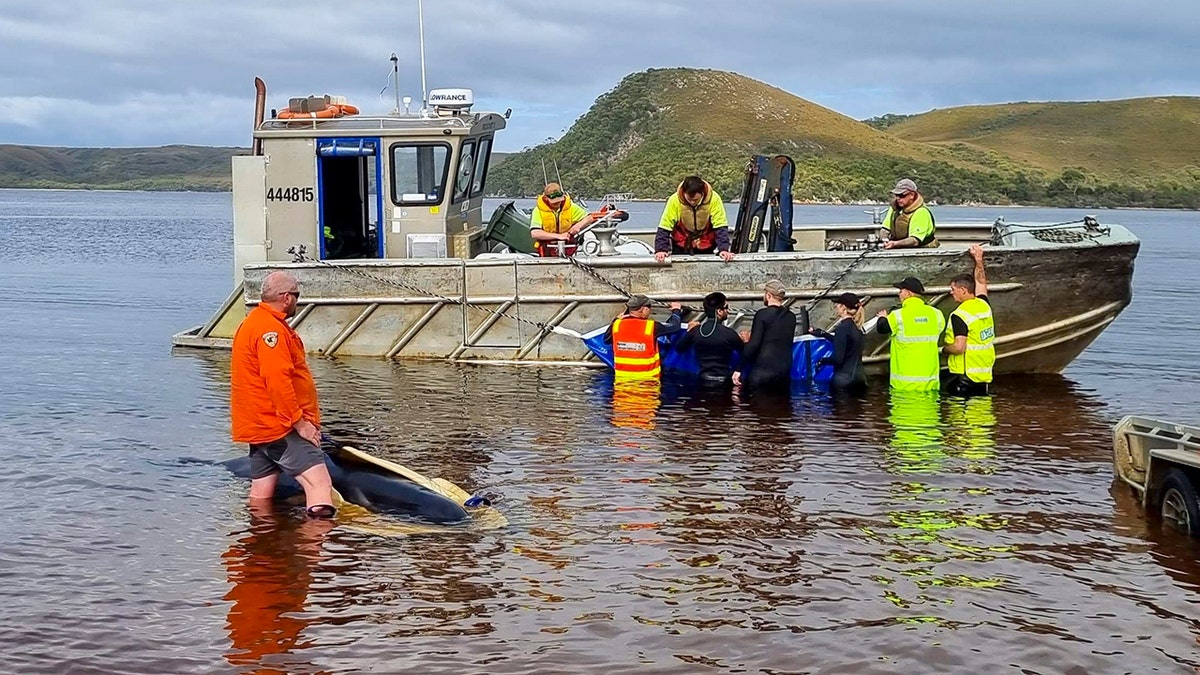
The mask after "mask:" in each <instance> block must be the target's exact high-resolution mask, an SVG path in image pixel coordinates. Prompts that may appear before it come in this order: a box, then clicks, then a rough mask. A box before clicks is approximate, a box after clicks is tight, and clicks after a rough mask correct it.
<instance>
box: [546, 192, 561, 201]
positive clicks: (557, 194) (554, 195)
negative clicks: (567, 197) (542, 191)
mask: <svg viewBox="0 0 1200 675" xmlns="http://www.w3.org/2000/svg"><path fill="white" fill-rule="evenodd" d="M564 194H566V193H564V192H563V191H562V190H555V191H554V192H551V193H550V194H548V195H546V199H558V198H559V197H562V196H563V195H564Z"/></svg>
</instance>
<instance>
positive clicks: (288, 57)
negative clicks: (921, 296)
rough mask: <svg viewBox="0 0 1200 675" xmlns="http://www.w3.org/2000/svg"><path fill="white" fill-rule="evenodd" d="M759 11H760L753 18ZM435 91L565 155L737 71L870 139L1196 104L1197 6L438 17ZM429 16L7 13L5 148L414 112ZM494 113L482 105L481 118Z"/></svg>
mask: <svg viewBox="0 0 1200 675" xmlns="http://www.w3.org/2000/svg"><path fill="white" fill-rule="evenodd" d="M756 5H757V6H760V7H761V8H760V9H752V7H753V6H756ZM424 9H425V40H426V53H427V72H428V82H429V86H430V87H431V88H434V87H446V86H466V87H471V88H473V89H474V90H475V94H476V98H477V100H478V102H479V103H480V104H481V106H482V107H486V108H489V109H493V110H499V111H503V110H504V109H505V108H509V107H511V108H512V109H513V111H514V112H513V117H512V119H511V120H510V121H509V129H508V131H506V132H504V133H503V134H502V135H501V136H502V138H500V139H498V148H497V149H499V150H518V149H520V148H522V147H524V146H528V145H534V144H536V143H539V142H541V141H543V140H545V139H546V138H548V137H557V136H559V135H561V134H562V132H563V131H565V130H566V128H567V127H569V126H570V125H571V123H572V122H573V121H574V120H575V119H576V118H578V117H579V115H581V114H582V113H583V112H585V111H586V110H587V109H588V107H589V106H590V105H591V104H592V102H593V101H594V99H595V98H596V97H597V96H599V95H600V94H602V93H604V92H605V91H607V90H609V89H611V88H612V87H613V86H614V85H615V84H616V83H617V82H618V81H619V80H620V79H621V78H622V77H623V76H625V75H627V74H629V73H631V72H635V71H639V70H644V69H646V68H661V67H673V66H691V67H704V68H718V69H723V70H732V71H735V72H738V73H742V74H744V75H748V76H750V77H753V78H756V79H759V80H763V81H765V82H768V83H770V84H773V85H776V86H778V87H781V88H783V89H785V90H787V91H790V92H792V93H794V94H796V95H798V96H802V97H804V98H807V99H809V100H812V101H815V102H817V103H820V104H822V105H825V106H827V107H830V108H833V109H835V110H837V111H839V112H842V113H845V114H847V115H851V116H853V117H856V118H859V119H862V118H865V117H870V116H873V115H880V114H883V113H888V112H898V113H913V112H922V111H925V110H929V109H931V108H935V107H944V106H954V105H963V104H971V103H994V102H1003V101H1020V100H1097V99H1114V98H1127V97H1135V96H1151V95H1167V94H1178V95H1200V67H1197V64H1200V1H1198V0H1143V1H1141V2H1131V1H1121V2H1112V1H1105V0H1088V1H1083V0H1037V1H1029V0H1007V1H1006V2H994V1H987V0H974V1H971V0H910V1H909V2H894V1H893V2H881V1H879V0H858V1H856V0H827V1H826V2H820V3H818V2H807V1H802V0H774V1H770V0H765V1H760V2H753V3H752V2H745V1H744V0H741V1H732V0H597V1H594V2H593V1H590V0H589V1H584V0H558V1H557V2H555V1H547V0H536V1H534V0H425V8H424ZM417 35H418V32H417V0H386V1H375V0H342V1H341V2H329V1H328V0H323V1H319V2H310V1H308V0H289V1H287V2H276V1H274V0H191V1H185V2H181V1H173V0H153V1H149V0H38V1H31V0H0V143H18V144H32V145H68V146H141V145H164V144H174V143H183V144H200V145H241V146H245V145H248V144H249V131H250V124H251V121H252V118H253V93H254V89H253V78H254V77H255V76H256V75H257V76H260V77H262V78H263V79H264V80H266V82H267V87H268V107H283V106H286V105H287V98H288V97H289V96H302V95H306V94H310V93H334V94H342V95H345V96H347V97H349V98H350V100H351V101H352V102H353V103H355V104H357V105H358V106H359V107H360V108H362V109H363V110H364V112H375V113H383V112H387V111H388V110H390V109H391V107H392V102H391V101H392V98H391V97H392V93H391V91H389V92H387V93H386V94H385V95H384V96H383V97H381V96H380V95H379V91H380V89H381V88H383V87H384V86H385V85H386V84H387V81H388V73H389V67H390V64H389V62H388V57H389V56H390V54H391V53H392V52H393V51H394V52H396V53H397V54H398V55H399V57H400V63H401V90H402V91H403V93H405V94H408V95H412V96H413V97H414V99H416V100H418V101H419V100H420V88H421V83H420V68H419V65H418V63H419V62H418V48H417ZM481 106H477V109H478V108H479V107H481Z"/></svg>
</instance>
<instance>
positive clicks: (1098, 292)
mask: <svg viewBox="0 0 1200 675" xmlns="http://www.w3.org/2000/svg"><path fill="white" fill-rule="evenodd" d="M256 89H257V92H256V105H255V124H254V130H253V149H252V152H251V154H250V155H247V156H238V157H234V158H233V160H232V175H233V219H234V222H233V226H234V227H233V229H234V241H233V249H234V269H233V274H232V290H231V292H230V294H229V295H228V297H227V298H226V299H225V301H224V302H223V303H221V305H220V306H218V307H217V308H215V311H213V312H212V314H211V315H210V317H209V318H208V320H207V321H206V322H204V323H203V324H200V325H196V326H194V327H192V328H189V329H187V330H184V331H182V332H180V333H178V334H176V335H175V336H173V338H172V341H173V344H174V345H176V346H181V347H196V348H217V349H227V348H229V346H230V343H231V338H232V336H233V333H234V330H235V329H236V328H237V326H238V324H239V322H240V321H241V320H242V318H243V317H244V316H245V313H246V311H247V308H249V307H253V306H254V304H255V303H257V301H258V299H259V291H260V288H261V284H262V281H263V279H264V278H265V277H266V275H267V274H269V273H270V272H272V271H274V270H287V271H289V272H291V273H292V274H294V275H296V276H297V277H298V278H299V280H300V283H301V288H302V293H303V295H302V297H301V298H300V300H299V311H298V312H297V314H296V316H295V317H294V318H293V319H292V325H293V327H294V328H295V329H296V330H297V331H298V333H299V334H300V335H301V337H302V339H303V340H304V343H305V345H306V347H307V349H309V350H310V351H311V352H313V353H316V354H322V355H326V356H339V357H340V356H363V357H381V358H387V359H440V360H450V361H465V362H480V363H510V364H511V363H519V364H550V365H563V364H572V365H580V364H582V365H592V366H597V367H602V366H603V362H602V361H601V360H600V359H599V358H598V357H597V355H596V354H595V353H593V351H592V350H591V349H590V348H589V347H588V346H587V344H586V342H585V340H584V339H583V336H585V335H587V334H589V333H592V332H593V331H595V330H596V329H597V328H598V327H602V326H605V325H607V324H608V323H609V322H611V321H612V319H613V318H614V317H615V316H618V315H619V314H620V313H621V310H622V307H623V303H624V302H625V300H626V299H627V298H628V297H629V296H630V295H631V294H635V293H640V294H645V295H647V296H649V297H650V298H651V299H653V300H655V301H657V302H660V303H662V304H663V306H664V307H665V305H666V303H668V302H672V301H679V302H682V303H684V304H685V305H689V304H690V305H698V304H699V303H700V301H701V300H702V298H703V297H704V296H705V295H706V294H708V293H710V292H712V291H716V290H719V291H722V292H724V293H725V294H726V296H727V297H728V298H729V301H730V304H731V306H733V307H734V308H735V310H737V309H738V308H739V307H740V311H735V312H734V315H733V316H732V317H731V319H730V323H731V324H732V325H733V327H734V328H735V329H741V328H749V325H750V321H751V319H752V316H753V311H754V309H755V308H756V307H757V303H758V302H759V301H760V300H761V297H762V288H763V284H764V282H765V281H766V280H768V279H772V278H774V279H780V280H782V281H783V282H784V284H785V285H786V286H787V287H788V289H789V295H788V300H787V304H788V306H790V307H792V308H793V309H796V310H800V309H801V308H803V309H804V310H806V311H808V312H809V314H810V321H811V325H813V326H817V327H826V326H828V325H831V324H832V323H833V321H834V318H835V317H834V312H833V308H832V305H831V303H829V302H821V300H822V299H824V298H828V297H832V296H835V295H836V294H837V293H840V292H842V291H852V292H854V293H857V294H859V295H860V296H864V297H865V298H866V299H867V304H866V311H867V316H872V315H874V314H875V313H876V312H877V311H878V310H881V309H888V308H890V307H892V306H894V305H895V304H896V303H897V293H898V289H897V288H895V287H894V285H893V284H894V283H895V282H896V281H898V280H899V279H902V278H904V277H907V276H916V277H918V278H920V279H922V280H923V281H924V283H925V286H926V289H927V291H928V294H927V296H926V299H927V301H929V302H930V303H931V304H933V305H934V306H937V307H939V308H940V309H942V310H944V311H947V312H949V311H951V310H952V309H953V307H954V302H953V299H952V298H951V297H950V294H949V282H950V279H951V278H952V277H954V276H955V275H958V274H963V273H968V272H970V270H971V261H970V258H969V256H968V255H967V254H966V248H967V247H968V246H969V245H971V244H974V243H980V244H983V245H984V246H985V249H986V251H987V253H986V264H987V273H988V278H989V284H988V286H989V296H990V301H991V304H992V306H993V309H994V314H995V317H996V325H997V327H998V331H999V337H998V338H997V340H996V348H997V362H996V366H995V371H996V372H997V373H998V374H1002V373H1035V372H1049V373H1054V372H1060V371H1062V370H1063V369H1064V368H1066V367H1067V365H1068V364H1070V363H1071V361H1072V360H1073V359H1074V358H1075V357H1076V356H1078V355H1079V354H1080V352H1082V351H1083V350H1084V349H1085V348H1086V347H1087V346H1088V345H1089V344H1090V343H1091V342H1092V341H1093V340H1095V338H1096V337H1097V336H1098V335H1099V334H1100V333H1101V332H1102V331H1103V330H1104V329H1105V327H1106V326H1108V325H1109V324H1110V323H1111V322H1112V321H1113V320H1114V319H1116V318H1117V316H1118V315H1119V314H1120V313H1121V311H1122V310H1123V309H1124V308H1125V307H1126V306H1127V305H1128V304H1129V302H1130V299H1131V297H1132V287H1131V284H1132V277H1133V267H1134V259H1135V258H1136V256H1137V253H1138V247H1139V241H1138V239H1137V237H1136V236H1134V234H1133V233H1132V232H1131V231H1129V230H1128V229H1127V228H1125V227H1123V226H1121V225H1119V224H1114V223H1108V222H1104V223H1101V222H1100V221H1099V220H1097V219H1096V218H1094V217H1091V216H1088V217H1085V218H1081V219H1079V220H1078V221H1073V222H1070V223H1009V222H1005V221H1004V220H1003V219H996V220H995V221H994V222H963V223H943V222H939V223H938V239H939V241H940V242H941V246H940V247H939V248H921V249H891V250H883V249H881V248H880V247H879V246H878V243H879V242H878V239H877V238H876V236H875V233H876V230H877V227H878V226H877V225H876V224H874V223H872V222H862V223H849V224H845V223H843V224H829V225H819V226H803V227H796V228H794V229H793V230H792V231H791V239H792V242H793V243H794V246H792V247H791V248H792V249H793V250H786V251H779V250H776V251H758V252H744V253H739V254H738V255H737V256H736V258H735V259H734V260H732V261H730V262H728V263H726V262H723V261H722V260H720V259H719V258H717V257H716V256H673V257H671V258H668V259H667V261H666V262H664V263H658V262H656V261H655V260H654V258H653V256H652V255H651V250H652V249H651V246H650V243H652V241H653V236H654V229H655V226H656V225H657V223H641V224H639V223H636V222H631V221H627V222H616V221H615V220H612V219H602V220H601V222H600V224H599V225H598V226H597V227H595V228H593V229H592V231H591V232H588V233H587V234H586V235H585V241H584V245H583V246H581V248H580V251H579V252H578V253H577V254H576V255H574V256H572V257H569V258H566V257H537V256H535V255H532V254H531V252H530V251H531V249H527V248H526V247H527V245H528V241H529V233H528V223H529V215H528V214H527V213H525V212H523V211H521V210H520V209H518V208H516V207H515V206H514V205H513V204H512V203H505V204H502V205H501V206H500V207H499V208H497V209H496V210H495V211H494V212H493V213H492V214H490V215H489V217H488V218H486V219H485V217H484V213H483V199H484V195H485V192H486V190H487V177H488V172H489V169H490V167H491V157H492V149H493V144H494V140H495V137H496V134H497V133H499V132H501V131H502V130H503V129H504V128H505V127H506V124H507V121H508V119H510V114H511V109H510V110H509V111H506V112H505V113H504V114H499V113H495V112H476V111H473V108H474V95H473V92H472V91H471V90H469V89H437V90H432V91H430V92H428V95H423V96H424V98H423V100H425V101H426V103H424V104H423V105H422V106H421V107H420V109H418V110H415V111H410V107H411V101H410V99H407V98H406V99H405V102H404V104H403V106H402V105H401V104H400V102H399V101H397V105H396V107H395V109H393V110H392V111H391V112H390V113H388V114H379V115H368V114H364V113H359V114H349V113H342V114H338V115H332V116H327V117H320V116H318V115H316V114H310V115H307V116H306V115H305V114H304V113H314V112H316V113H319V112H320V109H321V108H320V106H321V105H322V100H321V99H322V97H309V98H307V99H291V100H290V101H289V108H288V110H290V111H292V112H293V113H294V114H291V115H288V116H286V117H281V116H280V115H279V114H278V113H274V112H273V113H272V114H271V115H270V116H267V115H266V114H265V108H266V86H265V84H264V83H263V82H262V80H258V79H256ZM397 96H398V95H397ZM327 100H328V101H329V105H338V106H343V105H345V104H344V100H342V99H337V98H334V97H330V98H328V99H327ZM350 108H352V106H350ZM344 110H347V108H345V107H339V112H340V113H341V112H342V111H344ZM539 187H540V186H530V189H537V188H539ZM619 187H620V186H614V188H619ZM625 196H628V195H625ZM613 211H614V212H619V209H613ZM197 318H200V317H197ZM887 346H888V343H887V340H886V339H885V338H884V337H883V336H880V335H877V334H874V333H869V334H868V338H867V343H866V351H865V355H864V357H865V358H864V363H865V366H866V368H867V370H868V371H869V372H876V373H878V372H886V368H887V362H888V354H887Z"/></svg>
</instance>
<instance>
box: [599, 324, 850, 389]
mask: <svg viewBox="0 0 1200 675" xmlns="http://www.w3.org/2000/svg"><path fill="white" fill-rule="evenodd" d="M607 329H608V326H604V327H601V328H597V329H596V330H594V331H592V332H590V333H587V334H586V335H584V336H583V342H584V344H586V345H587V347H588V349H590V350H591V351H592V353H593V354H595V355H596V358H598V359H600V360H601V361H603V362H604V364H605V365H607V366H608V367H609V368H612V367H613V356H612V345H610V344H605V343H604V332H605V331H606V330H607ZM684 332H685V331H683V330H679V331H676V332H674V333H671V334H670V335H663V336H660V337H659V338H658V351H659V353H660V354H661V355H662V367H663V370H664V371H674V372H681V373H692V374H696V373H699V372H700V366H699V365H698V364H697V363H696V356H695V354H693V353H692V350H690V349H688V350H687V351H678V350H676V349H675V343H676V342H678V341H679V338H681V337H683V334H684ZM832 355H833V344H832V343H830V342H829V340H827V339H825V338H819V337H814V336H812V335H801V336H800V337H798V338H796V339H795V341H794V342H792V381H793V382H795V381H801V382H809V381H812V382H817V383H825V382H829V380H831V379H833V366H822V367H820V368H817V365H816V364H817V362H818V361H820V360H821V359H822V358H824V357H826V356H832ZM731 365H732V366H733V368H734V369H735V370H736V369H737V367H738V357H737V355H734V357H733V363H732V364H731Z"/></svg>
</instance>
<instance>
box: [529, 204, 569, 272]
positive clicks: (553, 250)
mask: <svg viewBox="0 0 1200 675" xmlns="http://www.w3.org/2000/svg"><path fill="white" fill-rule="evenodd" d="M574 206H575V205H574V203H572V202H571V197H570V195H563V203H562V206H560V207H559V208H557V209H555V208H553V207H551V206H550V204H548V203H547V202H546V196H545V195H541V196H539V197H538V198H537V203H536V204H534V206H533V209H534V212H535V213H536V214H537V216H538V222H540V223H541V224H542V229H543V230H545V231H546V232H553V233H554V234H562V233H563V232H566V231H567V230H569V229H571V227H572V226H573V225H575V223H576V222H577V221H573V220H571V219H570V217H564V216H567V214H570V213H571V211H572V210H573V209H574ZM534 247H535V248H537V252H538V255H540V256H541V257H543V258H556V257H558V242H556V241H536V240H535V241H534ZM562 248H563V255H566V256H572V255H575V250H576V249H577V248H578V246H577V245H576V244H575V243H574V242H563V247H562Z"/></svg>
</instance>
